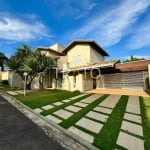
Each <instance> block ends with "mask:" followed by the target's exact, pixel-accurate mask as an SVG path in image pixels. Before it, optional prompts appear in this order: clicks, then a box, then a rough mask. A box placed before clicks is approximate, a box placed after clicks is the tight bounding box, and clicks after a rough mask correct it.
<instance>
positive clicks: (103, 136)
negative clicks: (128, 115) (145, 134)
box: [93, 95, 128, 150]
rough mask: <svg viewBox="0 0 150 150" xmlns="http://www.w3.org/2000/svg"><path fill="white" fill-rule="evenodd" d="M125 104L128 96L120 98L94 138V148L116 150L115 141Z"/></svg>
mask: <svg viewBox="0 0 150 150" xmlns="http://www.w3.org/2000/svg"><path fill="white" fill-rule="evenodd" d="M127 102H128V96H124V95H123V96H121V98H120V99H119V101H118V103H117V104H116V106H115V107H114V109H113V111H112V113H111V115H110V117H109V118H108V120H107V121H106V123H105V124H104V126H103V128H102V129H101V131H100V133H99V134H98V135H97V136H96V137H95V140H94V143H93V144H94V145H95V146H96V147H98V148H100V149H103V150H109V149H115V148H116V141H117V138H118V135H119V132H120V128H121V124H122V120H123V117H124V112H125V110H126V105H127Z"/></svg>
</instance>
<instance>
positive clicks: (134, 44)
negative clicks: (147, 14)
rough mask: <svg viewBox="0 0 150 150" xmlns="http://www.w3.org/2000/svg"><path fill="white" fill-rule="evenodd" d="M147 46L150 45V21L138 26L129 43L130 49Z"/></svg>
mask: <svg viewBox="0 0 150 150" xmlns="http://www.w3.org/2000/svg"><path fill="white" fill-rule="evenodd" d="M146 46H150V22H146V23H143V24H142V25H141V26H139V27H137V30H136V31H135V32H134V33H133V35H132V36H131V38H130V40H129V44H128V47H129V48H130V49H139V48H142V47H146Z"/></svg>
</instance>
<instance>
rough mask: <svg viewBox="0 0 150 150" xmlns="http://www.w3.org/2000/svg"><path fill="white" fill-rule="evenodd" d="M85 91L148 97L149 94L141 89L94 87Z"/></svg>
mask: <svg viewBox="0 0 150 150" xmlns="http://www.w3.org/2000/svg"><path fill="white" fill-rule="evenodd" d="M86 93H97V94H115V95H135V96H143V97H150V94H148V93H146V92H145V91H143V90H128V89H94V90H90V91H87V92H86Z"/></svg>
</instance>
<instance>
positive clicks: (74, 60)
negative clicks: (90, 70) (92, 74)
mask: <svg viewBox="0 0 150 150" xmlns="http://www.w3.org/2000/svg"><path fill="white" fill-rule="evenodd" d="M73 63H74V65H79V64H81V55H76V56H75V57H74V58H73Z"/></svg>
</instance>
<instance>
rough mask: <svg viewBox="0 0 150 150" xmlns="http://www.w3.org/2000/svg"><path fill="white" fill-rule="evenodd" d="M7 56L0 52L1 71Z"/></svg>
mask: <svg viewBox="0 0 150 150" xmlns="http://www.w3.org/2000/svg"><path fill="white" fill-rule="evenodd" d="M7 60H8V58H7V57H6V56H5V54H4V53H2V52H0V68H1V71H4V66H5V65H6V64H7Z"/></svg>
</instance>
